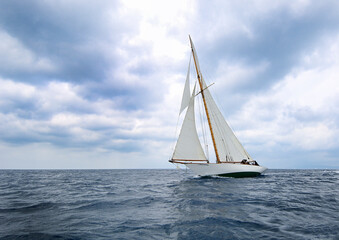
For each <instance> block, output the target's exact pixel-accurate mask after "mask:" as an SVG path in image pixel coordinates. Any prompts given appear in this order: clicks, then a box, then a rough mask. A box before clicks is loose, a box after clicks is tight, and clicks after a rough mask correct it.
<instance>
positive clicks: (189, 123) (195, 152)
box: [172, 86, 206, 160]
mask: <svg viewBox="0 0 339 240" xmlns="http://www.w3.org/2000/svg"><path fill="white" fill-rule="evenodd" d="M194 99H195V86H194V89H193V93H192V96H191V99H190V101H189V105H188V108H187V112H186V115H185V118H184V121H183V124H182V127H181V131H180V134H179V138H178V141H177V144H176V146H175V149H174V153H173V156H172V159H177V160H183V159H184V160H206V156H205V153H204V151H203V149H202V146H201V143H200V140H199V137H198V134H197V129H196V125H195V113H194Z"/></svg>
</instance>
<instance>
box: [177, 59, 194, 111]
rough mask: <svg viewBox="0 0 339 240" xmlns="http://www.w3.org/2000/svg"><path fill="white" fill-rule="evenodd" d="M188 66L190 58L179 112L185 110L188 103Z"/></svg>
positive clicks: (189, 66)
mask: <svg viewBox="0 0 339 240" xmlns="http://www.w3.org/2000/svg"><path fill="white" fill-rule="evenodd" d="M190 68H191V59H190V61H189V64H188V70H187V76H186V82H185V88H184V92H183V94H182V100H181V107H180V113H179V114H181V113H182V111H184V110H185V108H186V107H187V106H188V105H189V102H190V98H191V96H190Z"/></svg>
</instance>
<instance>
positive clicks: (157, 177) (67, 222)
mask: <svg viewBox="0 0 339 240" xmlns="http://www.w3.org/2000/svg"><path fill="white" fill-rule="evenodd" d="M0 239H213V240H215V239H293V240H296V239H339V170H268V171H267V172H265V173H264V175H262V176H259V177H255V178H221V177H209V178H201V177H196V176H194V175H193V174H192V173H191V172H190V171H189V170H185V169H182V170H177V169H166V170H159V169H152V170H0Z"/></svg>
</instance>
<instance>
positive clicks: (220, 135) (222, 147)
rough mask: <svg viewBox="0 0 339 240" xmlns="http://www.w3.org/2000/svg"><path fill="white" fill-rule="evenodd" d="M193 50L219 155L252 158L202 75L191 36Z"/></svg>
mask: <svg viewBox="0 0 339 240" xmlns="http://www.w3.org/2000/svg"><path fill="white" fill-rule="evenodd" d="M190 42H191V46H192V52H193V56H194V59H195V64H196V69H197V74H198V75H199V77H200V81H201V82H202V88H203V90H202V89H201V90H202V91H203V93H204V96H205V100H206V105H207V109H208V112H209V117H210V121H211V125H212V131H213V133H214V139H215V144H216V148H217V150H216V151H218V155H219V160H220V161H221V162H224V161H241V160H243V159H249V160H252V158H251V156H250V155H249V154H248V153H247V151H246V150H245V149H244V147H243V146H242V145H241V143H240V142H239V140H238V138H237V137H236V136H235V135H234V133H233V131H232V129H231V128H230V127H229V126H228V124H227V122H226V120H225V118H224V116H223V115H222V114H221V112H220V110H219V108H218V106H217V104H216V103H215V101H214V99H213V98H212V95H211V93H210V91H209V90H208V89H207V85H206V83H205V81H204V79H203V77H202V74H201V71H200V66H199V61H198V56H197V54H196V51H195V47H194V44H193V42H192V40H191V38H190Z"/></svg>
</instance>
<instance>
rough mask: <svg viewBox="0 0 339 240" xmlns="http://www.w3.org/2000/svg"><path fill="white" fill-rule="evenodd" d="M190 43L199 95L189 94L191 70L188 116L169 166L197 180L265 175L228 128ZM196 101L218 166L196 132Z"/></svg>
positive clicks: (186, 104) (186, 105)
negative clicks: (181, 167) (180, 167)
mask: <svg viewBox="0 0 339 240" xmlns="http://www.w3.org/2000/svg"><path fill="white" fill-rule="evenodd" d="M189 41H190V45H191V53H192V56H193V60H194V65H195V70H196V74H197V82H198V85H199V88H200V91H199V92H198V93H196V90H195V89H196V87H194V89H193V92H192V93H190V90H189V86H190V83H189V75H190V73H189V71H190V66H189V68H188V73H187V77H186V83H185V87H184V93H183V98H182V102H181V108H180V114H181V113H182V112H183V111H184V110H186V114H185V117H184V120H183V122H182V126H181V130H180V134H179V137H178V139H177V142H176V145H175V148H174V151H173V155H172V157H171V159H170V160H169V162H171V163H174V164H183V165H185V166H186V167H188V168H189V169H191V170H192V171H193V172H194V173H195V174H196V175H198V176H222V177H254V176H258V175H260V174H262V173H263V172H264V171H265V170H266V169H267V168H266V167H263V166H260V165H259V164H258V163H257V161H255V160H253V158H252V157H251V156H250V155H249V154H248V152H247V151H246V150H245V148H244V147H243V146H242V144H241V143H240V141H239V140H238V138H237V137H236V136H235V134H234V132H233V131H232V129H231V128H230V127H229V125H228V124H227V122H226V120H225V118H224V117H223V115H222V113H221V112H220V110H219V108H218V106H217V104H216V103H215V101H214V99H213V98H212V95H211V93H210V91H209V87H210V86H211V85H209V86H207V85H206V83H205V81H204V78H203V76H202V74H201V71H200V66H199V61H198V56H197V53H196V50H195V47H194V44H193V42H192V39H191V37H190V36H189ZM190 62H191V60H190ZM197 97H201V98H202V102H203V106H204V111H203V113H204V115H205V116H206V118H207V123H208V128H209V134H210V136H211V139H212V143H213V149H214V153H215V158H216V160H215V162H210V161H209V159H208V158H207V157H206V154H205V152H204V150H203V147H202V145H201V142H200V139H199V135H198V132H197V127H196V123H195V107H194V102H195V99H196V98H197ZM186 108H187V109H186Z"/></svg>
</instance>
